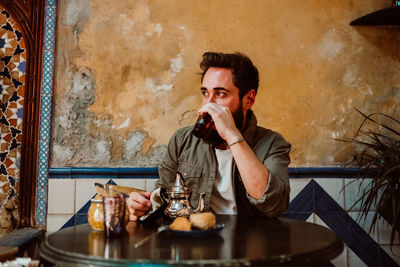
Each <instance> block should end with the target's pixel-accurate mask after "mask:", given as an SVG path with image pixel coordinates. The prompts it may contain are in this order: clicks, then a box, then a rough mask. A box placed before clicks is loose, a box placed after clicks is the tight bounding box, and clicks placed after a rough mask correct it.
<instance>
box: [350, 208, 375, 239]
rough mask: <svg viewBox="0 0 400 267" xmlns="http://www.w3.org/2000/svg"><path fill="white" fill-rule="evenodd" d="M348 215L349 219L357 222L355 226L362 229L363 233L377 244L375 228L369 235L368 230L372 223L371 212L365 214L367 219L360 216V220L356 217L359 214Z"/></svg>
mask: <svg viewBox="0 0 400 267" xmlns="http://www.w3.org/2000/svg"><path fill="white" fill-rule="evenodd" d="M348 214H349V215H350V217H351V218H353V220H355V221H356V222H357V224H358V225H359V226H360V227H361V228H362V229H364V231H365V232H366V233H368V234H369V236H370V237H372V238H373V239H374V240H375V242H378V228H377V227H375V229H372V231H371V233H370V232H369V229H370V227H371V223H372V218H373V216H374V213H373V212H369V213H368V214H367V217H366V218H364V215H363V216H362V218H360V219H358V217H357V216H359V214H360V213H359V212H353V211H351V212H348Z"/></svg>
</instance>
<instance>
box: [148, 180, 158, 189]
mask: <svg viewBox="0 0 400 267" xmlns="http://www.w3.org/2000/svg"><path fill="white" fill-rule="evenodd" d="M156 181H157V179H146V191H148V192H151V191H153V190H154V189H155V187H154V183H155V182H156Z"/></svg>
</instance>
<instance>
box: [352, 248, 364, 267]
mask: <svg viewBox="0 0 400 267" xmlns="http://www.w3.org/2000/svg"><path fill="white" fill-rule="evenodd" d="M347 266H348V267H367V265H366V264H365V263H364V262H363V261H362V260H361V259H360V257H358V256H357V254H355V253H354V252H353V251H352V250H351V249H350V248H347Z"/></svg>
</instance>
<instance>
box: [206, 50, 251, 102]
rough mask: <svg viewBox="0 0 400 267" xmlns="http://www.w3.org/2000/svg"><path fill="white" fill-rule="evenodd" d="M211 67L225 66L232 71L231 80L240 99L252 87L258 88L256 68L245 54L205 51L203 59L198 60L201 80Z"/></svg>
mask: <svg viewBox="0 0 400 267" xmlns="http://www.w3.org/2000/svg"><path fill="white" fill-rule="evenodd" d="M211 67H216V68H227V69H230V70H231V71H232V82H233V84H234V85H235V86H236V87H237V88H239V97H240V99H242V98H243V96H244V95H245V94H246V93H247V92H248V91H250V90H251V89H254V90H255V91H256V94H257V90H258V81H259V78H258V70H257V68H256V67H255V66H254V65H253V63H252V62H251V60H250V58H249V57H247V56H246V55H244V54H242V53H239V52H236V53H234V54H225V53H216V52H206V53H204V54H203V60H202V61H201V62H200V68H201V70H202V71H203V72H202V74H201V81H203V78H204V75H205V74H206V72H207V70H208V69H209V68H211Z"/></svg>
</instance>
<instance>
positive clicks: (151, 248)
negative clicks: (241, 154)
mask: <svg viewBox="0 0 400 267" xmlns="http://www.w3.org/2000/svg"><path fill="white" fill-rule="evenodd" d="M163 223H165V221H164V220H163V219H159V220H158V221H156V222H155V223H152V224H148V225H143V224H139V223H136V222H129V223H128V225H127V227H126V233H124V235H123V236H121V237H113V238H105V237H104V233H103V232H98V231H93V230H91V228H90V226H89V225H88V224H84V225H77V226H74V227H70V228H66V229H63V230H60V231H58V232H55V233H53V234H50V235H49V236H48V237H47V238H46V239H45V242H43V243H42V245H41V247H40V256H41V260H42V262H44V263H45V265H46V264H47V265H51V264H56V265H63V264H71V265H78V266H79V265H81V266H87V265H96V266H98V265H100V266H115V265H126V264H135V263H139V264H157V265H162V264H176V265H229V266H231V265H235V266H241V265H245V266H249V265H262V266H265V265H271V266H275V265H277V264H280V265H287V266H289V265H294V266H298V265H308V266H309V265H313V264H319V263H324V262H327V261H329V260H331V259H333V258H335V257H336V256H338V255H339V254H340V253H341V252H342V251H343V242H342V241H341V240H340V239H339V238H338V236H337V235H336V234H335V233H334V232H333V231H331V230H330V229H328V228H326V227H323V226H320V225H316V224H313V223H307V222H303V221H298V220H292V219H282V218H279V219H270V218H265V217H241V216H234V215H217V223H218V224H224V225H225V228H223V229H222V230H221V231H219V232H218V233H214V234H212V235H209V236H205V237H187V236H183V237H182V236H175V235H173V234H171V233H170V232H162V233H160V234H158V235H156V236H154V237H152V238H151V239H149V240H148V241H147V242H145V243H144V244H143V245H142V246H140V247H138V248H135V247H134V244H135V243H136V242H137V241H139V240H141V239H143V238H144V237H146V236H148V235H150V234H152V233H154V232H155V231H156V230H157V228H158V226H159V225H161V224H163Z"/></svg>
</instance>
